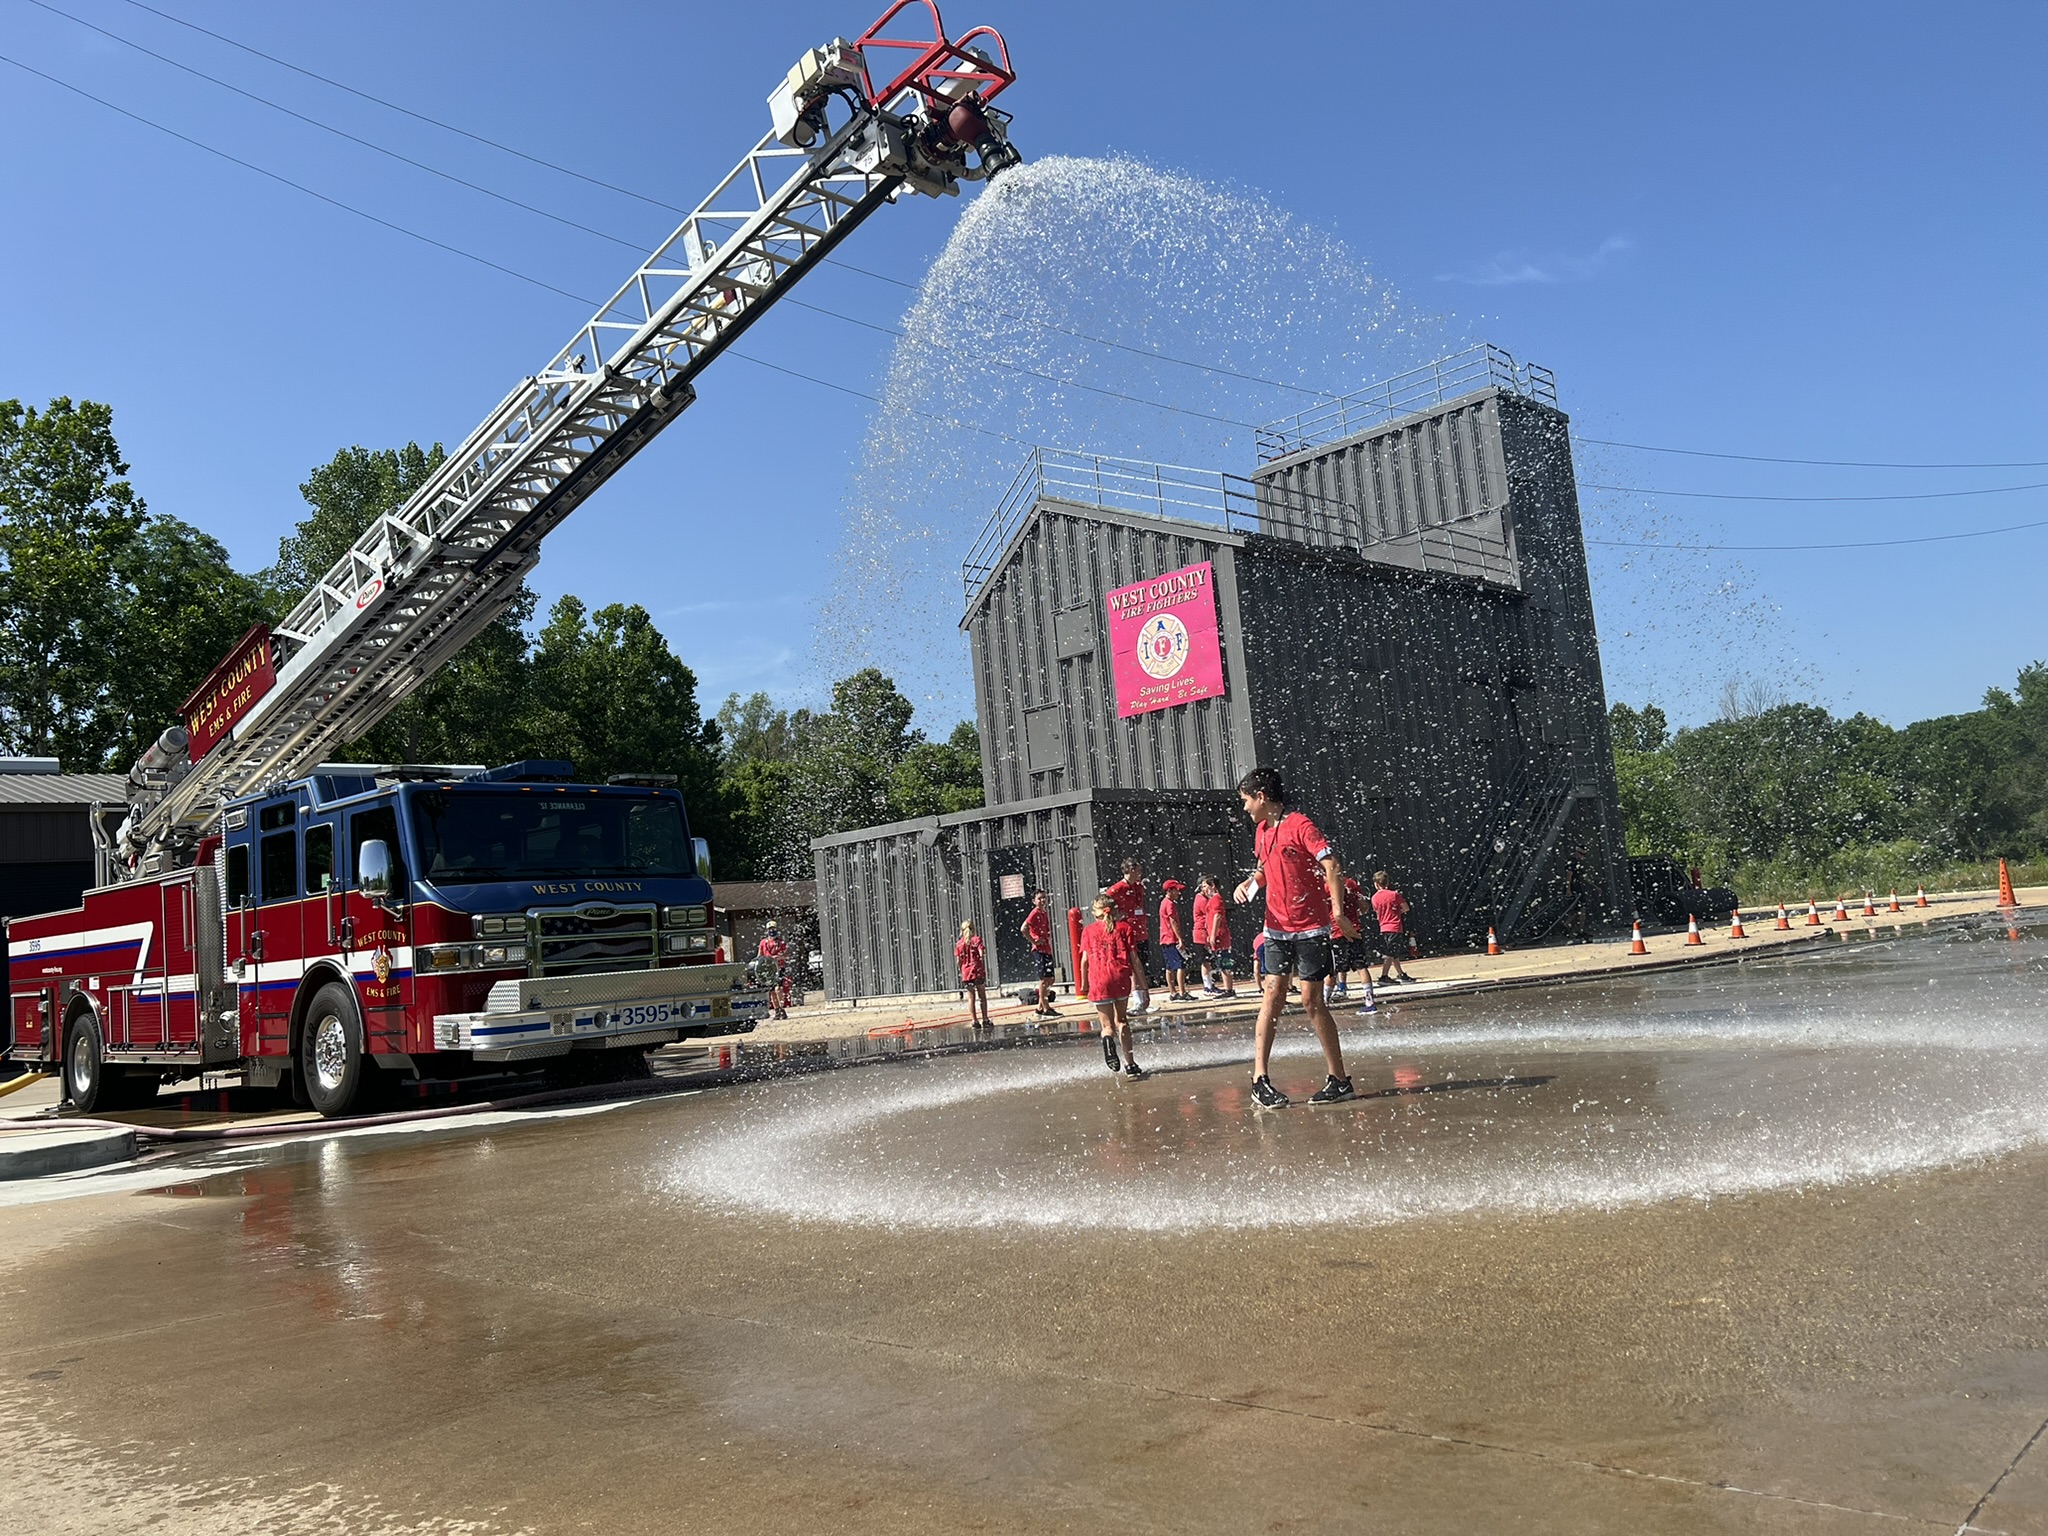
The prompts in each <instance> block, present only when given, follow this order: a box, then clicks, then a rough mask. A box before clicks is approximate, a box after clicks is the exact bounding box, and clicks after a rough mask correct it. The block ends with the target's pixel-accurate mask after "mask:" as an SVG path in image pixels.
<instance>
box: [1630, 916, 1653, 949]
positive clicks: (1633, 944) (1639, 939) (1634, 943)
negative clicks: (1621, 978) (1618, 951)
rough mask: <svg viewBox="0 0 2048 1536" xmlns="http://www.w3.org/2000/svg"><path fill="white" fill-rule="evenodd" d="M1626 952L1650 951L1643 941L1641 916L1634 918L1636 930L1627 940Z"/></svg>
mask: <svg viewBox="0 0 2048 1536" xmlns="http://www.w3.org/2000/svg"><path fill="white" fill-rule="evenodd" d="M1628 952H1629V953H1630V954H1632V955H1647V954H1648V953H1649V952H1650V946H1649V945H1647V944H1645V943H1644V942H1643V920H1642V919H1641V918H1637V919H1636V930H1635V934H1634V936H1633V937H1631V938H1630V939H1629V941H1628Z"/></svg>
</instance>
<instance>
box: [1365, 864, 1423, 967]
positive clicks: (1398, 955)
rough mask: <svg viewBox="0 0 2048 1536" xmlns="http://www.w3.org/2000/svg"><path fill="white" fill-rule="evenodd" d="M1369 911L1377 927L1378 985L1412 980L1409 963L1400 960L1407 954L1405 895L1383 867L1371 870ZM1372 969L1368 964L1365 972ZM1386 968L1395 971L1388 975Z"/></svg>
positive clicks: (1406, 905) (1406, 908)
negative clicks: (1397, 888) (1370, 906)
mask: <svg viewBox="0 0 2048 1536" xmlns="http://www.w3.org/2000/svg"><path fill="white" fill-rule="evenodd" d="M1372 915H1373V922H1374V924H1375V926H1377V927H1378V929H1379V931H1380V933H1379V939H1380V985H1381V986H1383V987H1385V986H1390V985H1392V984H1393V983H1394V982H1397V981H1408V982H1412V981H1414V980H1415V978H1414V977H1413V976H1410V975H1409V974H1408V967H1407V966H1405V965H1403V964H1402V963H1401V962H1402V961H1403V960H1405V959H1406V958H1407V956H1408V932H1407V929H1408V898H1407V897H1406V896H1403V895H1402V894H1401V893H1400V892H1399V891H1397V890H1395V889H1394V882H1393V880H1392V879H1391V878H1389V876H1388V874H1387V872H1386V871H1385V870H1384V869H1376V870H1374V871H1373V872H1372ZM1371 970H1372V967H1371V966H1370V965H1368V966H1367V967H1366V971H1367V973H1368V974H1370V972H1371ZM1389 970H1391V971H1393V973H1394V974H1393V976H1392V977H1391V978H1389V977H1388V975H1387V972H1388V971H1389Z"/></svg>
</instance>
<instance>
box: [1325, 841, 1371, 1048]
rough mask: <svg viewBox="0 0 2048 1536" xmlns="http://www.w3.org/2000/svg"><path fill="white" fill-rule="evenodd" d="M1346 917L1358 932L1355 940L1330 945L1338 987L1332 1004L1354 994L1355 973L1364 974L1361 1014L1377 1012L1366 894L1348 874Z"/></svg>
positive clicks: (1337, 940) (1360, 980)
mask: <svg viewBox="0 0 2048 1536" xmlns="http://www.w3.org/2000/svg"><path fill="white" fill-rule="evenodd" d="M1344 916H1345V917H1346V918H1347V919H1348V920H1349V921H1350V923H1351V926H1352V927H1353V928H1355V929H1357V930H1358V937H1357V938H1355V939H1335V940H1332V941H1331V944H1330V965H1331V967H1332V968H1333V969H1334V970H1335V972H1336V985H1334V986H1332V987H1331V988H1330V990H1329V993H1328V997H1329V999H1330V1000H1331V1001H1333V1002H1334V1001H1337V1000H1339V999H1341V998H1345V997H1349V996H1350V995H1351V988H1350V985H1349V983H1350V981H1351V973H1352V972H1353V971H1362V972H1364V974H1363V975H1362V976H1361V977H1360V978H1359V983H1358V984H1359V985H1360V986H1362V987H1364V988H1365V1006H1364V1007H1363V1008H1361V1009H1359V1010H1358V1011H1359V1012H1360V1013H1368V1014H1370V1013H1378V1012H1379V1005H1378V1004H1377V1003H1376V1002H1374V1001H1373V995H1372V950H1373V946H1372V943H1371V941H1370V940H1368V939H1367V937H1366V934H1365V892H1364V891H1363V890H1362V889H1361V888H1360V887H1359V884H1358V882H1357V881H1356V880H1354V879H1352V878H1351V877H1350V876H1349V875H1346V876H1345V877H1344Z"/></svg>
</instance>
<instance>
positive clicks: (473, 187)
mask: <svg viewBox="0 0 2048 1536" xmlns="http://www.w3.org/2000/svg"><path fill="white" fill-rule="evenodd" d="M28 4H30V5H32V6H34V7H36V9H38V10H42V11H48V12H49V13H50V14H51V15H52V16H61V17H63V18H64V19H65V20H66V21H69V22H72V23H74V24H75V25H77V26H81V27H84V28H85V29H86V30H87V31H88V32H97V33H98V34H99V35H100V36H101V37H104V38H108V39H110V40H112V41H113V42H117V43H119V44H120V45H121V46H122V47H124V48H132V49H134V50H135V51H136V52H137V53H140V54H144V55H146V56H147V57H149V58H152V59H155V60H156V61H157V62H158V63H160V64H168V65H169V66H170V67H171V68H172V69H178V70H183V71H184V72H185V73H186V74H188V75H191V76H193V77H194V78H195V79H199V80H204V81H206V82H207V83H208V84H209V85H217V86H219V87H220V88H221V89H222V90H224V91H232V92H234V94H235V95H237V96H240V97H242V98H243V99H244V100H247V101H253V102H255V103H256V104H257V105H258V106H262V107H268V108H269V109H270V110H271V111H273V112H280V113H282V114H284V116H286V117H289V118H293V119H295V120H296V121H298V122H301V123H305V124H306V125H307V126H309V127H312V128H318V129H319V130H320V131H321V132H322V133H331V134H333V135H334V136H335V137H336V138H338V139H346V140H348V142H349V143H351V144H360V145H361V146H362V147H363V148H364V149H368V150H372V151H374V152H375V153H377V154H380V155H384V156H387V157H388V158H390V159H393V160H396V161H398V163H399V164H401V165H409V166H411V167H412V168H413V169H414V170H417V171H425V172H426V173H427V174H428V175H429V176H438V177H440V178H441V180H443V181H446V182H449V183H452V184H453V185H455V186H458V187H467V188H468V189H469V190H470V191H472V192H480V193H482V194H483V195H484V196H485V197H489V198H495V199H496V200H497V201H499V202H501V203H504V204H505V205H506V206H507V207H511V208H519V209H523V210H525V211H526V212H527V213H531V214H537V215H539V216H540V217H541V218H543V219H551V220H553V221H554V222H555V223H557V224H560V225H562V226H564V227H565V228H568V229H575V230H581V231H582V232H583V233H584V234H586V235H595V236H597V238H598V239H600V240H609V241H611V242H612V244H614V245H623V246H625V247H626V248H627V249H628V250H635V251H644V250H646V248H647V244H646V242H645V241H643V240H628V239H626V238H624V237H623V236H620V235H614V234H609V233H607V232H606V231H604V230H602V229H593V228H591V226H590V225H588V224H582V223H578V222H577V221H576V220H575V219H570V218H564V217H563V216H562V215H561V214H559V213H550V212H549V211H548V210H547V209H545V208H536V207H535V206H534V205H533V204H532V203H526V202H521V201H520V200H519V199H518V198H516V197H508V196H506V195H505V194H504V193H503V192H494V191H493V190H491V188H489V187H486V186H482V185H479V184H478V183H476V182H474V181H470V180H468V179H467V178H465V177H461V176H457V175H455V174H454V173H453V172H450V171H444V170H441V169H440V168H439V167H437V166H432V165H428V164H427V163H426V162H425V161H424V160H415V159H413V158H412V156H410V155H404V154H400V153H399V152H398V151H397V150H395V149H387V148H385V147H384V146H383V145H382V144H379V143H376V142H375V141H374V140H371V139H366V138H363V137H362V136H361V135H359V134H353V133H350V132H349V131H348V130H347V129H345V128H337V127H335V126H334V125H333V124H332V123H324V122H322V121H321V120H320V119H319V118H317V117H308V116H307V115H306V114H305V113H303V112H297V111H294V110H293V109H292V108H290V107H287V106H285V105H283V104H282V103H281V102H275V101H272V100H271V99H270V98H269V97H268V96H259V95H257V94H256V93H255V92H254V91H245V90H243V89H242V87H240V86H239V85H235V84H233V83H232V82H230V81H227V80H223V79H221V78H220V77H219V76H218V75H209V74H208V73H207V72H206V71H205V70H203V69H195V68H193V67H192V66H191V65H190V64H186V63H183V62H181V61H180V60H177V59H174V58H172V57H171V56H170V55H169V54H167V53H158V52H157V51H156V50H155V49H154V48H146V47H144V46H143V45H142V44H141V43H138V42H135V41H134V40H133V39H131V38H126V37H123V36H122V35H121V34H120V33H118V32H110V31H109V30H107V28H105V27H102V26H99V25H96V24H95V23H93V22H90V21H87V20H86V19H85V18H84V17H82V16H74V15H72V14H71V13H70V12H69V11H66V10H61V9H59V8H58V7H57V6H54V5H51V4H50V3H49V0H28Z"/></svg>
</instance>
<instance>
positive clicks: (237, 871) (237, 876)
mask: <svg viewBox="0 0 2048 1536" xmlns="http://www.w3.org/2000/svg"><path fill="white" fill-rule="evenodd" d="M248 899H249V845H248V844H247V843H240V844H237V845H236V846H235V847H233V848H230V849H229V850H228V905H229V906H231V907H239V906H240V905H241V904H242V903H243V902H245V901H247V900H248Z"/></svg>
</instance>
